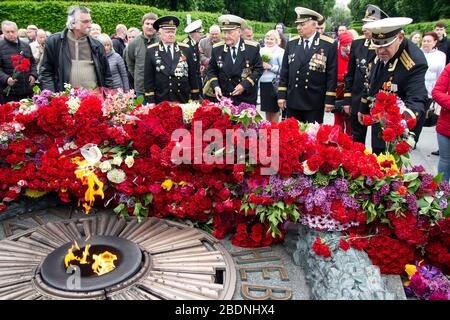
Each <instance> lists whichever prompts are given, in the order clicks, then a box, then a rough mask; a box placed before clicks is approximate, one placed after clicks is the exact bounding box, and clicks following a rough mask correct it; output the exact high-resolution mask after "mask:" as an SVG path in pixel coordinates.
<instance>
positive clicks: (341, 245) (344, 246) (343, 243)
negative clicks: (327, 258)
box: [339, 239, 350, 251]
mask: <svg viewBox="0 0 450 320" xmlns="http://www.w3.org/2000/svg"><path fill="white" fill-rule="evenodd" d="M339 249H341V250H344V251H347V250H348V249H350V244H349V243H348V242H347V241H345V240H344V239H341V240H339Z"/></svg>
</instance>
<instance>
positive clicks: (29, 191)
mask: <svg viewBox="0 0 450 320" xmlns="http://www.w3.org/2000/svg"><path fill="white" fill-rule="evenodd" d="M47 193H48V191H39V190H33V189H29V188H27V189H26V190H25V195H26V196H27V197H30V198H39V197H42V196H44V195H46V194H47Z"/></svg>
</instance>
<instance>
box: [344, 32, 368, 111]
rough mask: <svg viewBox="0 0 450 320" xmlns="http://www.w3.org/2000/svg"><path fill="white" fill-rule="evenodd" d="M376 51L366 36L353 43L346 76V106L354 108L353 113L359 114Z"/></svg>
mask: <svg viewBox="0 0 450 320" xmlns="http://www.w3.org/2000/svg"><path fill="white" fill-rule="evenodd" d="M375 56H376V51H375V48H374V47H372V46H371V41H370V39H366V38H365V37H364V36H363V37H362V38H358V39H356V40H354V41H353V42H352V46H351V49H350V57H349V61H348V72H347V74H346V75H345V78H344V82H345V92H344V104H345V105H350V106H351V107H352V113H353V114H357V113H358V111H359V106H360V103H361V98H362V96H363V94H364V90H365V88H366V85H365V84H367V82H368V74H369V72H368V66H369V63H372V62H373V59H375Z"/></svg>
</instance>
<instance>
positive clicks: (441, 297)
mask: <svg viewBox="0 0 450 320" xmlns="http://www.w3.org/2000/svg"><path fill="white" fill-rule="evenodd" d="M448 299H449V298H448V296H447V295H445V294H444V293H442V292H433V293H432V294H431V295H430V298H429V300H448Z"/></svg>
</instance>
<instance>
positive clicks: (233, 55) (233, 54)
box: [231, 47, 237, 63]
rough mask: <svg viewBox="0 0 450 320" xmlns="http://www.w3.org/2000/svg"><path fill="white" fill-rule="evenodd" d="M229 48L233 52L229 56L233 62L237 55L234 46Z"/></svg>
mask: <svg viewBox="0 0 450 320" xmlns="http://www.w3.org/2000/svg"><path fill="white" fill-rule="evenodd" d="M231 50H232V51H233V53H232V54H231V57H232V58H233V63H234V61H235V60H236V57H237V55H236V47H232V48H231Z"/></svg>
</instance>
